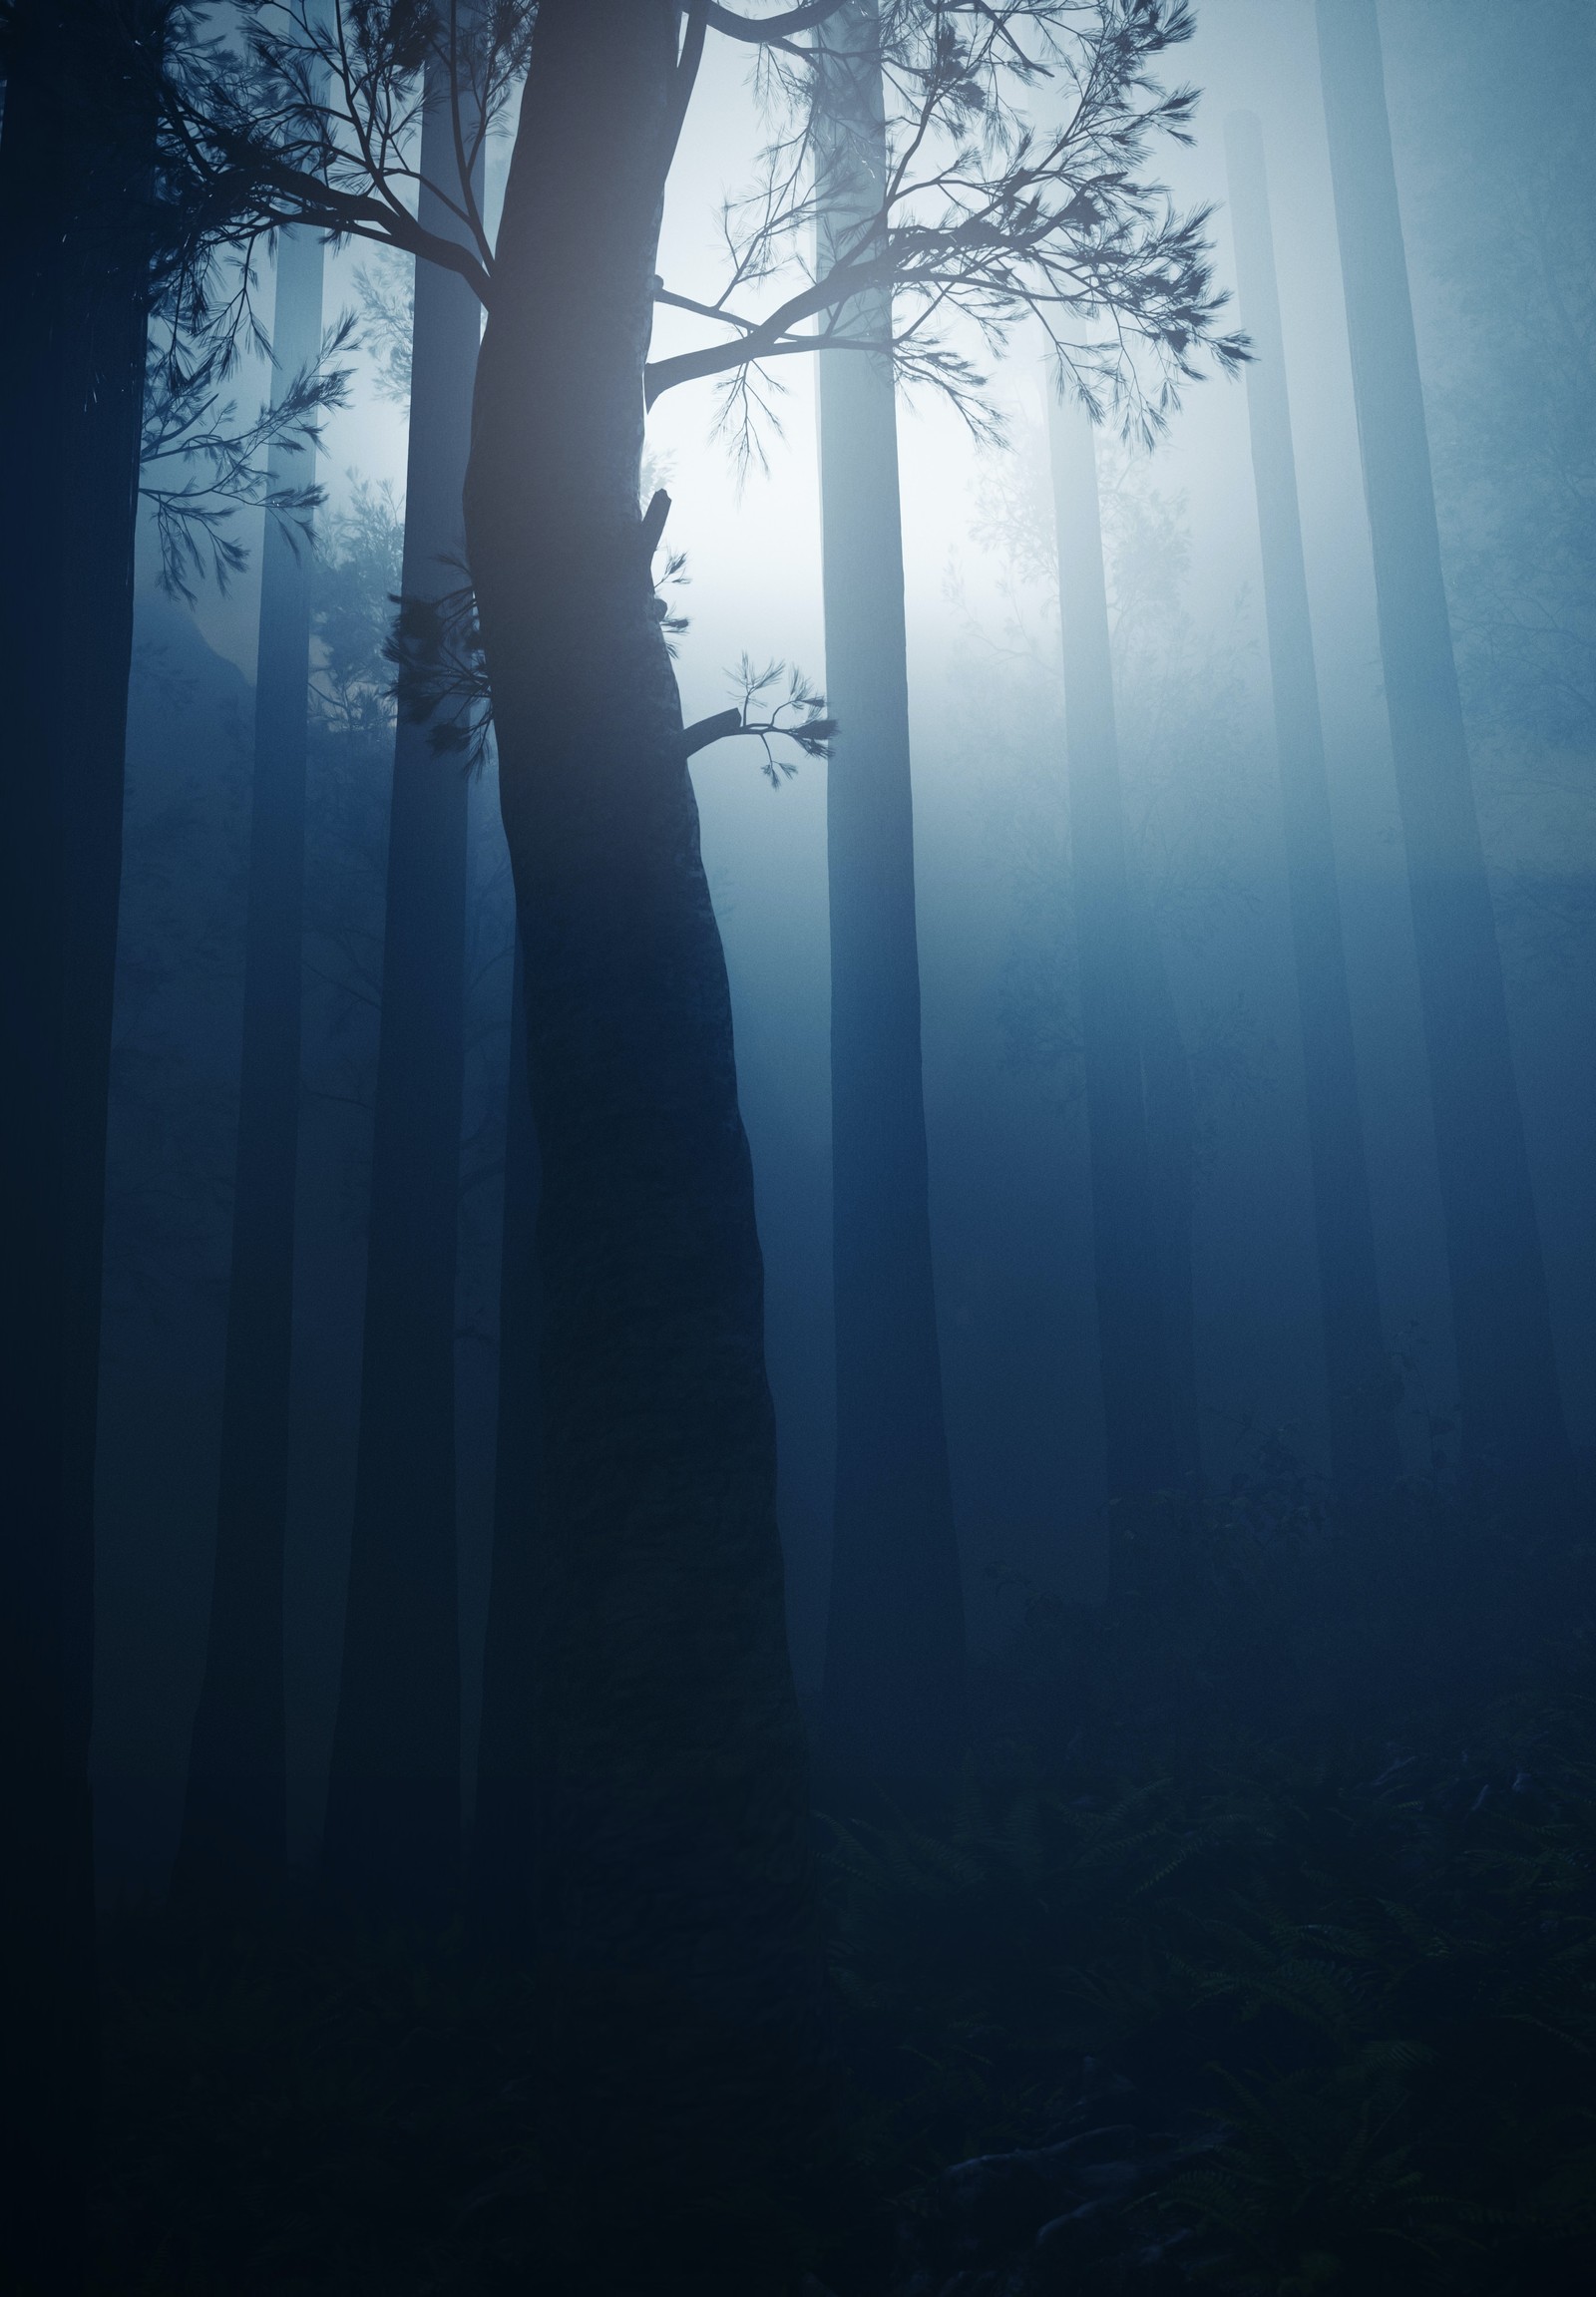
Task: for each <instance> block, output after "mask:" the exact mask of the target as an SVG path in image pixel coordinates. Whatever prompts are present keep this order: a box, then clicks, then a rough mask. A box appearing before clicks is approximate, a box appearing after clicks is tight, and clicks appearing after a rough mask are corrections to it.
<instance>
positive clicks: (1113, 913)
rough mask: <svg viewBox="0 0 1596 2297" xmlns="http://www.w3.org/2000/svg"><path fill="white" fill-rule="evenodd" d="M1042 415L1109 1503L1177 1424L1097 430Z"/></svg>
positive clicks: (1156, 1474) (1168, 1453) (1147, 1488)
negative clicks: (1052, 524)
mask: <svg viewBox="0 0 1596 2297" xmlns="http://www.w3.org/2000/svg"><path fill="white" fill-rule="evenodd" d="M1048 409H1049V414H1048V425H1049V431H1048V435H1049V440H1050V444H1051V454H1052V474H1053V510H1054V516H1055V519H1056V521H1057V528H1058V598H1059V611H1060V615H1061V618H1062V623H1063V649H1064V725H1065V738H1066V740H1067V743H1068V749H1069V850H1070V870H1071V875H1072V878H1073V883H1074V894H1075V934H1076V946H1077V951H1078V957H1079V965H1080V1011H1081V1034H1082V1038H1083V1040H1084V1051H1085V1072H1086V1128H1087V1136H1088V1152H1089V1158H1090V1166H1091V1212H1092V1255H1093V1264H1094V1268H1095V1273H1096V1289H1097V1349H1098V1361H1099V1366H1100V1371H1101V1378H1102V1395H1103V1440H1104V1450H1105V1456H1106V1465H1107V1476H1108V1496H1109V1498H1110V1500H1113V1499H1125V1498H1134V1497H1136V1496H1138V1495H1141V1494H1145V1493H1147V1492H1151V1491H1156V1490H1158V1489H1159V1488H1160V1487H1161V1486H1163V1485H1165V1484H1168V1483H1169V1482H1170V1481H1171V1479H1172V1478H1173V1476H1174V1474H1175V1467H1176V1462H1175V1444H1174V1415H1173V1406H1172V1402H1171V1397H1170V1382H1169V1356H1168V1344H1167V1340H1166V1337H1165V1331H1164V1305H1163V1297H1162V1295H1163V1275H1162V1271H1161V1269H1160V1265H1159V1252H1158V1244H1157V1230H1156V1221H1155V1216H1154V1206H1153V1200H1152V1173H1151V1166H1150V1162H1149V1156H1148V1146H1147V1112H1146V1107H1145V1103H1144V1100H1143V1082H1142V1020H1141V1010H1140V1005H1141V995H1140V979H1139V972H1140V962H1141V960H1140V957H1139V955H1138V950H1137V939H1136V929H1135V921H1134V918H1133V915H1132V910H1131V892H1130V876H1129V867H1128V863H1127V860H1126V854H1125V825H1124V814H1123V807H1122V804H1121V799H1120V789H1119V741H1118V734H1117V730H1116V727H1115V722H1114V672H1113V658H1112V654H1111V652H1110V648H1109V636H1108V600H1107V593H1106V589H1105V585H1104V579H1103V553H1102V532H1101V525H1100V520H1099V515H1098V505H1097V451H1096V447H1095V444H1094V440H1093V429H1092V424H1091V420H1090V418H1089V416H1088V415H1087V413H1086V411H1085V409H1084V408H1083V407H1082V406H1080V405H1079V404H1078V402H1075V401H1071V402H1070V403H1068V404H1065V403H1064V402H1063V401H1061V400H1060V399H1059V398H1058V397H1057V395H1056V393H1050V394H1049V398H1048Z"/></svg>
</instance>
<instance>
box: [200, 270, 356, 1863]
mask: <svg viewBox="0 0 1596 2297" xmlns="http://www.w3.org/2000/svg"><path fill="white" fill-rule="evenodd" d="M322 268H323V264H322V243H321V237H320V234H319V233H317V232H314V231H307V230H304V229H302V228H301V229H299V230H291V231H283V232H282V233H281V234H280V235H279V237H278V241H277V279H276V300H275V305H274V309H273V314H272V356H273V359H274V361H275V372H274V375H273V378H272V395H273V398H274V399H280V398H281V396H282V394H283V393H284V391H286V390H287V389H288V388H289V387H290V386H291V384H292V383H293V381H294V379H295V377H296V376H297V375H298V374H300V373H302V372H303V371H304V370H305V369H306V368H307V367H309V366H312V365H313V364H314V363H315V359H316V354H317V352H318V350H319V348H320V343H321V287H322ZM314 476H315V470H314V451H313V450H312V449H308V448H307V449H304V450H302V451H301V452H299V453H297V454H295V453H290V452H289V451H288V450H287V448H286V447H284V446H282V445H280V444H279V445H276V446H274V447H273V448H272V451H271V455H270V459H269V463H268V477H269V480H270V483H271V484H272V485H273V486H274V487H284V486H290V485H298V486H307V485H310V484H311V483H312V482H313V480H314ZM311 571H312V560H311V552H310V546H309V543H308V542H307V541H306V540H305V539H303V538H302V537H290V536H289V535H286V534H284V533H283V531H282V529H281V528H280V527H279V526H278V525H277V523H276V522H275V521H273V520H270V519H268V520H267V522H266V530H265V534H264V536H263V537H262V541H261V557H260V636H259V646H258V652H257V656H256V669H255V749H254V779H253V786H252V795H251V811H250V824H249V907H248V915H247V920H246V924H245V943H244V990H243V1050H242V1060H241V1072H240V1080H239V1094H238V1151H237V1163H236V1178H235V1184H234V1194H233V1213H232V1281H231V1288H230V1290H229V1293H228V1297H227V1342H226V1358H225V1369H224V1373H223V1382H222V1400H221V1463H220V1477H219V1486H218V1491H217V1500H216V1560H215V1577H214V1581H213V1584H212V1588H211V1596H210V1630H209V1637H208V1641H207V1644H206V1649H205V1672H204V1680H203V1683H202V1685H201V1688H200V1706H199V1710H198V1712H197V1714H196V1717H195V1726H194V1742H193V1746H192V1748H191V1752H190V1757H189V1793H188V1801H187V1804H186V1807H185V1811H184V1827H183V1840H182V1844H181V1847H180V1850H179V1854H178V1884H179V1887H180V1888H181V1889H184V1890H186V1891H188V1892H191V1893H197V1894H199V1895H200V1896H206V1897H215V1896H220V1897H226V1896H229V1895H235V1894H237V1893H239V1892H244V1893H248V1894H251V1895H252V1894H254V1893H257V1892H259V1891H260V1890H262V1889H264V1890H270V1889H271V1888H272V1887H273V1886H274V1885H276V1884H277V1883H278V1882H279V1881H280V1878H281V1875H282V1872H283V1869H284V1867H285V1865H286V1861H287V1854H288V1849H287V1778H286V1759H285V1752H284V1718H283V1622H282V1574H283V1541H284V1535H285V1529H286V1517H287V1508H288V1408H289V1386H290V1374H291V1369H292V1356H293V1234H294V1185H295V1180H296V1176H297V1166H298V1149H299V1040H300V969H301V964H300V960H301V950H300V943H301V938H302V921H303V911H304V862H305V750H306V740H307V718H308V701H309V678H310V602H311V600H310V592H311V578H312V572H311Z"/></svg>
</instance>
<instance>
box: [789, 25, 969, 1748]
mask: <svg viewBox="0 0 1596 2297" xmlns="http://www.w3.org/2000/svg"><path fill="white" fill-rule="evenodd" d="M821 41H822V48H821V54H822V59H823V61H822V65H821V95H820V104H821V121H820V128H819V139H818V140H819V153H820V157H819V163H818V164H819V167H820V170H821V196H822V200H823V202H824V204H823V207H822V216H821V231H820V236H821V242H822V243H821V260H822V262H823V263H828V262H830V261H831V260H833V259H834V256H835V253H836V251H837V250H838V249H839V248H849V247H851V245H852V243H853V239H854V236H855V235H856V233H857V230H858V227H859V225H860V224H861V222H862V221H866V220H868V219H869V217H870V216H872V215H873V214H874V213H875V212H876V210H877V209H878V207H879V205H880V200H881V194H882V188H883V182H884V176H885V167H886V131H885V127H884V124H883V116H882V89H881V71H880V66H879V63H878V62H877V59H876V52H875V41H876V11H875V7H874V5H873V4H872V0H849V5H847V6H846V7H844V8H843V9H842V10H841V12H840V13H839V14H838V15H837V16H835V17H833V18H831V19H829V20H828V22H827V23H826V25H825V26H824V29H823V32H822V34H821ZM838 323H839V326H840V327H841V329H842V330H843V331H844V332H846V333H848V334H852V335H857V336H862V337H864V338H865V339H866V340H870V339H883V338H885V337H886V336H887V335H888V333H889V332H890V329H891V323H892V317H891V303H890V298H889V297H887V296H885V295H876V296H870V297H862V298H860V299H859V300H858V301H857V302H856V303H854V304H850V305H848V306H846V307H845V308H844V310H843V311H842V313H841V314H840V317H839V322H838ZM818 392H819V409H820V503H821V545H822V561H821V563H822V570H823V576H824V583H825V620H826V700H827V706H828V708H829V709H830V711H831V713H832V714H833V716H835V717H836V718H837V720H838V721H839V727H840V731H839V733H838V735H837V739H836V741H835V742H834V743H833V745H832V751H831V759H830V764H829V767H828V771H827V797H826V840H827V877H828V890H829V895H830V907H831V1157H832V1270H833V1284H834V1301H835V1317H836V1335H837V1465H836V1490H835V1503H834V1509H833V1544H832V1559H831V1602H830V1616H829V1622H828V1631H827V1642H826V1674H825V1751H826V1757H827V1760H828V1763H829V1765H830V1766H831V1767H833V1768H834V1769H835V1771H836V1772H837V1774H838V1777H839V1779H853V1780H866V1781H871V1782H875V1783H892V1784H894V1785H902V1784H906V1783H910V1782H913V1781H916V1780H936V1779H939V1778H946V1777H947V1776H948V1775H949V1774H950V1773H951V1772H952V1770H953V1769H954V1767H955V1765H956V1764H957V1762H958V1759H959V1754H960V1750H961V1748H962V1746H963V1744H964V1722H965V1717H964V1694H965V1683H964V1671H965V1621H964V1598H963V1591H962V1589H961V1586H960V1577H959V1550H958V1543H957V1540H956V1537H955V1532H954V1515H953V1496H952V1491H951V1488H950V1483H949V1473H948V1441H947V1436H946V1433H945V1430H944V1425H943V1400H942V1367H941V1360H940V1355H939V1350H938V1344H937V1302H936V1291H935V1285H934V1281H933V1272H932V1255H931V1206H930V1196H929V1174H928V1169H927V1156H926V1117H925V1101H924V1095H923V1091H922V1085H921V1057H920V960H919V950H918V946H917V941H916V930H915V842H914V811H913V799H912V796H911V787H910V763H909V676H908V666H907V655H906V636H905V627H904V566H903V542H902V532H901V525H900V516H899V501H898V430H897V408H896V389H895V385H894V381H893V372H892V365H891V362H890V360H889V359H887V358H884V357H876V356H874V355H872V354H866V353H861V352H856V351H832V352H829V353H825V354H823V355H822V357H821V359H820V372H819V380H818Z"/></svg>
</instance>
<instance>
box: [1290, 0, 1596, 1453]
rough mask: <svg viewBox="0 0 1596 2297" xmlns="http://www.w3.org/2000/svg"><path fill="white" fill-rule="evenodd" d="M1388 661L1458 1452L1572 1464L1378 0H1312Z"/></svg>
mask: <svg viewBox="0 0 1596 2297" xmlns="http://www.w3.org/2000/svg"><path fill="white" fill-rule="evenodd" d="M1319 50H1320V64H1321V71H1322V76H1323V82H1324V94H1325V113H1326V119H1327V122H1328V125H1329V129H1330V155H1331V173H1332V177H1333V181H1334V187H1335V195H1336V220H1337V228H1338V231H1339V233H1340V237H1341V252H1342V273H1343V279H1344V282H1345V286H1346V292H1347V325H1348V332H1349V335H1350V338H1351V342H1352V352H1353V384H1354V390H1355V394H1356V397H1357V402H1358V435H1359V442H1360V446H1361V449H1362V454H1363V466H1364V494H1365V499H1366V501H1367V504H1368V509H1369V525H1370V534H1371V539H1372V541H1373V545H1374V556H1375V587H1376V597H1377V604H1378V608H1379V616H1380V641H1381V659H1382V662H1383V663H1384V666H1385V673H1386V703H1387V709H1388V712H1389V715H1390V718H1391V732H1392V749H1393V754H1394V759H1395V763H1396V769H1397V800H1398V803H1399V806H1400V810H1401V820H1402V837H1403V842H1404V844H1405V846H1406V852H1407V879H1408V888H1409V893H1410V897H1411V902H1412V914H1413V941H1414V948H1415V952H1416V955H1417V959H1418V987H1419V1003H1420V1008H1421V1011H1422V1015H1423V1025H1424V1043H1425V1048H1426V1051H1427V1054H1428V1065H1429V1086H1430V1102H1431V1107H1432V1110H1433V1115H1434V1124H1435V1149H1436V1159H1437V1163H1438V1166H1439V1171H1440V1192H1441V1210H1442V1216H1443V1219H1444V1224H1445V1231H1446V1257H1447V1266H1448V1270H1449V1273H1450V1278H1451V1293H1452V1330H1453V1337H1454V1339H1455V1342H1456V1349H1457V1385H1458V1401H1459V1406H1460V1416H1461V1426H1462V1444H1463V1452H1464V1456H1465V1458H1466V1459H1468V1460H1469V1461H1471V1462H1473V1463H1475V1464H1479V1465H1485V1466H1489V1467H1494V1468H1496V1469H1498V1470H1502V1471H1505V1472H1508V1473H1515V1474H1516V1473H1529V1472H1537V1471H1544V1470H1546V1469H1548V1468H1555V1467H1556V1466H1558V1465H1559V1464H1560V1463H1561V1462H1562V1461H1563V1460H1564V1459H1565V1458H1566V1455H1567V1449H1568V1442H1567V1435H1566V1432H1565V1429H1564V1425H1563V1414H1562V1402H1561V1398H1560V1396H1559V1394H1558V1387H1557V1364H1556V1358H1555V1355H1554V1353H1553V1348H1552V1336H1551V1318H1550V1312H1549V1309H1548V1305H1547V1298H1546V1275H1545V1268H1544V1265H1543V1262H1542V1259H1541V1249H1540V1238H1539V1235H1538V1233H1537V1229H1536V1222H1535V1206H1534V1201H1533V1198H1532V1196H1531V1193H1530V1183H1529V1165H1528V1159H1527V1157H1526V1155H1525V1152H1524V1129H1523V1120H1522V1117H1521V1115H1520V1112H1519V1105H1518V1088H1517V1083H1516V1080H1515V1078H1514V1075H1513V1062H1512V1047H1511V1044H1510V1042H1509V1038H1508V1032H1507V1004H1506V998H1505V995H1504V992H1503V987H1502V970H1501V957H1500V955H1499V953H1498V950H1497V946H1496V929H1495V923H1494V920H1493V918H1492V915H1491V905H1490V890H1489V887H1488V885H1487V883H1486V878H1485V865H1484V858H1483V854H1482V852H1481V848H1480V839H1479V824H1478V821H1477V819H1476V816H1475V811H1474V793H1473V787H1472V783H1471V781H1470V777H1469V763H1468V747H1467V742H1466V739H1465V736H1464V730H1463V718H1462V707H1461V703H1460V701H1459V698H1458V691H1457V671H1456V665H1455V662H1454V660H1453V655H1452V641H1451V629H1450V624H1449V621H1448V616H1447V607H1446V591H1445V586H1444V583H1443V581H1442V577H1441V565H1440V545H1439V539H1438V535H1437V531H1436V525H1435V499H1434V492H1433V488H1432V485H1431V480H1430V466H1429V442H1428V435H1427V431H1426V427H1425V418H1424V396H1423V386H1422V383H1421V381H1420V377H1419V371H1418V351H1417V345H1416V342H1415V339H1414V334H1413V317H1412V305H1411V301H1410V298H1409V294H1408V285H1407V262H1406V254H1405V251H1404V248H1403V243H1402V228H1401V214H1400V210H1399V208H1398V205H1397V179H1396V173H1395V169H1394V165H1393V160H1392V146H1391V127H1390V123H1389V120H1388V118H1387V113H1386V90H1385V80H1384V72H1383V66H1382V60H1381V49H1380V25H1379V19H1378V17H1377V14H1376V10H1375V0H1319Z"/></svg>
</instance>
